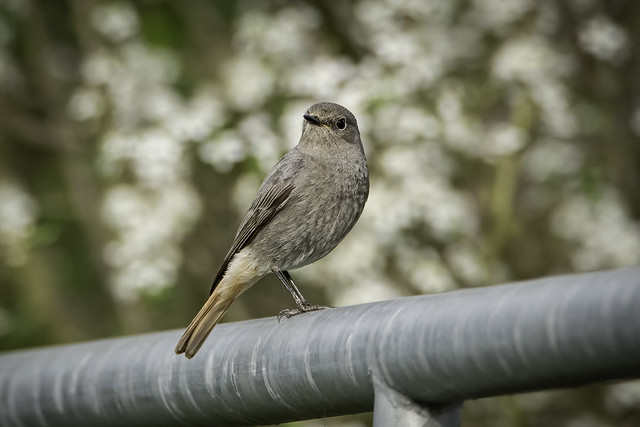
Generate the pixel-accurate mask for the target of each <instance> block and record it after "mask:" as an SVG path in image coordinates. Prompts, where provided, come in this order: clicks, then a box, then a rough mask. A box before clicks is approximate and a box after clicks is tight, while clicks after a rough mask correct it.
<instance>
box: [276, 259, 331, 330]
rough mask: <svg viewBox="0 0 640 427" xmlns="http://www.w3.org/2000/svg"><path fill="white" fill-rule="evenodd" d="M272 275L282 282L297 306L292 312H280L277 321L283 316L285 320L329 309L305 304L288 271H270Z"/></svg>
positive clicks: (286, 310)
mask: <svg viewBox="0 0 640 427" xmlns="http://www.w3.org/2000/svg"><path fill="white" fill-rule="evenodd" d="M272 271H273V273H274V274H275V275H276V276H278V279H280V281H281V282H282V284H283V285H284V287H285V288H287V290H288V291H289V293H290V294H291V296H292V297H293V300H294V301H295V302H296V305H297V306H298V308H297V309H295V310H292V309H288V308H286V309H284V310H282V311H281V312H280V313H278V321H280V319H281V318H282V317H283V316H284V317H286V318H287V319H288V318H290V317H292V316H295V315H297V314H300V313H306V312H307V311H316V310H322V309H325V308H330V307H329V306H326V305H311V304H309V303H308V302H307V300H306V299H305V297H304V296H303V295H302V292H300V290H299V289H298V287H297V286H296V284H295V283H294V281H293V279H292V278H291V276H290V275H289V272H288V271H284V270H283V271H281V270H272Z"/></svg>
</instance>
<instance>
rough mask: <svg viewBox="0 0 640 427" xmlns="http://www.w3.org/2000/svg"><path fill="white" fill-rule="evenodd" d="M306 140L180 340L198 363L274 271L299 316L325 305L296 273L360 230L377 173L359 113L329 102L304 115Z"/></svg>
mask: <svg viewBox="0 0 640 427" xmlns="http://www.w3.org/2000/svg"><path fill="white" fill-rule="evenodd" d="M303 117H304V124H303V126H302V136H301V137H300V141H299V142H298V145H296V146H295V147H294V148H292V149H291V151H289V152H288V153H287V154H286V155H285V156H284V157H282V159H280V161H279V162H278V163H277V164H276V165H275V167H274V168H273V169H272V170H271V172H269V174H268V175H267V176H266V178H265V179H264V181H263V182H262V185H261V186H260V189H259V190H258V195H257V196H256V198H255V200H254V201H253V203H252V205H251V207H250V208H249V211H248V212H247V213H246V215H245V217H244V219H243V220H242V224H241V225H240V228H239V229H238V232H237V234H236V237H235V240H234V241H233V245H232V246H231V249H230V250H229V252H228V253H227V256H226V257H225V258H224V261H223V262H222V266H221V267H220V270H219V271H218V274H217V275H216V278H215V280H214V281H213V285H212V286H211V294H210V296H209V299H208V300H207V302H206V303H205V305H204V306H203V307H202V308H201V309H200V311H199V312H198V314H197V315H196V317H195V318H194V319H193V320H192V321H191V324H189V326H188V327H187V330H186V331H185V333H184V335H182V338H180V341H178V345H177V346H176V353H178V354H180V353H185V356H186V357H187V358H189V359H190V358H192V357H193V356H194V355H195V354H196V353H197V352H198V350H199V349H200V347H201V346H202V344H203V343H204V341H205V339H206V338H207V336H208V335H209V333H211V330H212V329H213V327H214V326H215V325H216V324H217V323H218V322H219V321H220V318H221V317H222V315H223V314H224V313H225V312H226V311H227V309H228V308H229V306H230V305H231V303H232V302H233V301H234V300H235V299H236V298H237V297H238V296H239V295H240V294H241V293H242V292H244V291H246V290H247V289H249V288H250V287H251V286H252V285H253V284H254V283H256V282H257V281H258V280H259V279H260V278H261V277H262V276H264V275H266V274H267V273H269V272H273V273H274V274H275V275H276V276H278V278H279V279H280V280H281V281H282V283H283V284H284V286H285V287H286V288H287V290H288V291H289V292H290V293H291V295H292V296H293V299H294V300H295V302H296V304H297V306H298V309H297V310H283V311H282V312H281V313H280V315H284V316H286V317H291V316H293V315H296V314H299V313H304V312H307V311H313V310H320V309H322V308H324V307H323V306H317V305H311V304H309V303H308V302H307V300H306V299H305V298H304V297H303V296H302V293H300V291H299V290H298V288H297V287H296V285H295V283H294V282H293V280H292V279H291V276H289V273H288V272H287V271H288V270H292V269H294V268H299V267H303V266H305V265H307V264H311V263H312V262H315V261H317V260H318V259H320V258H322V257H323V256H325V255H327V254H328V253H329V252H331V251H332V250H333V248H335V247H336V246H337V245H338V243H340V241H341V240H342V239H343V238H344V236H345V235H346V234H347V233H348V232H349V231H350V230H351V228H352V227H353V226H354V225H355V223H356V221H357V220H358V218H359V217H360V214H361V213H362V209H363V208H364V204H365V202H366V200H367V197H368V195H369V171H368V168H367V160H366V158H365V155H364V150H363V148H362V141H361V140H360V132H359V130H358V124H357V122H356V118H355V117H354V115H353V114H352V113H351V112H350V111H349V110H347V109H346V108H344V107H343V106H341V105H338V104H333V103H330V102H321V103H318V104H315V105H312V106H311V108H309V110H308V111H307V112H306V114H304V115H303Z"/></svg>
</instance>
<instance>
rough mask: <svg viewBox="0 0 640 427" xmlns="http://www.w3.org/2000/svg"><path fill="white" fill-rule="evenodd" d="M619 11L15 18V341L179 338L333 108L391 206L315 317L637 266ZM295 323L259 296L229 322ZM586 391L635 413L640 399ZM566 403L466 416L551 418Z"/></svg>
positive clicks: (233, 7) (263, 11) (365, 223)
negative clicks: (249, 218)
mask: <svg viewBox="0 0 640 427" xmlns="http://www.w3.org/2000/svg"><path fill="white" fill-rule="evenodd" d="M625 5H626V3H624V2H621V1H618V2H604V1H601V2H598V1H597V0H572V1H569V2H565V3H560V4H556V3H553V2H534V1H532V0H508V1H497V0H491V1H487V0H485V1H471V2H462V1H449V2H442V1H422V0H406V1H400V2H395V1H378V2H364V1H360V2H354V3H348V4H347V3H345V4H343V3H336V4H332V3H330V4H327V3H325V2H313V3H309V4H295V5H284V4H280V3H279V2H271V3H270V4H264V3H262V2H261V3H257V2H251V1H242V2H236V3H233V4H227V2H204V1H201V0H192V1H189V2H158V3H154V2H129V1H124V0H123V1H119V2H108V3H102V2H83V1H68V2H62V1H59V2H37V1H27V0H2V1H0V10H2V15H0V94H1V95H0V140H1V141H2V144H1V145H0V268H1V270H0V290H2V295H3V297H2V299H1V300H0V335H1V336H2V337H3V340H2V341H0V342H1V343H2V344H0V345H2V347H3V348H14V347H22V346H25V345H34V344H43V343H47V342H64V341H69V340H73V339H88V338H92V337H98V336H105V335H110V334H118V333H124V332H133V331H146V330H152V329H162V328H166V327H178V326H182V325H183V324H184V323H185V322H187V321H188V320H189V319H190V318H191V316H192V314H193V312H194V311H195V310H196V309H197V307H198V306H199V305H200V304H201V303H202V301H203V300H204V298H205V296H206V292H207V290H208V285H209V281H210V280H211V278H212V277H213V274H214V273H215V271H216V270H217V267H218V263H219V262H220V260H221V259H222V257H223V256H224V253H225V252H226V250H227V249H228V246H229V244H230V242H231V241H232V238H233V233H234V231H235V228H236V227H237V225H238V222H239V218H240V215H242V214H243V213H244V211H245V210H246V209H247V207H248V206H249V204H250V203H251V200H252V199H253V197H254V195H255V192H256V190H257V187H258V185H259V183H260V181H261V179H262V177H263V176H264V175H265V173H266V172H267V171H268V170H269V169H270V168H271V167H272V166H273V165H274V164H275V162H276V161H277V160H278V158H279V157H280V156H281V155H282V154H283V153H284V152H285V151H286V150H287V149H288V148H290V147H291V146H293V145H294V144H295V143H296V142H297V138H299V135H300V130H301V124H302V117H301V115H302V113H303V112H304V111H305V110H306V108H307V107H308V106H310V105H311V104H312V103H314V102H317V101H322V100H328V101H333V102H338V103H340V104H343V105H345V106H346V107H347V108H349V109H350V110H351V111H353V112H354V113H355V114H356V116H357V118H358V120H359V125H360V129H361V130H362V133H363V141H364V143H365V147H366V151H367V155H368V158H369V164H370V168H371V193H370V199H369V201H368V204H367V207H366V209H365V213H364V214H363V216H362V218H361V220H360V222H359V224H358V225H357V226H356V228H355V229H354V230H353V232H352V233H351V234H350V235H349V236H348V237H347V239H345V241H344V242H343V243H342V244H341V245H340V246H339V247H338V248H337V249H336V250H335V251H334V253H332V254H331V255H329V256H328V257H327V258H325V259H323V260H322V261H319V262H318V263H316V264H314V265H311V266H309V267H305V268H304V269H302V270H300V271H299V272H296V273H297V274H298V275H299V277H300V279H299V282H300V283H303V288H306V290H307V292H309V293H311V294H313V293H315V294H316V295H314V298H315V299H316V301H314V302H318V303H321V302H328V303H332V304H335V305H345V304H355V303H361V302H367V301H373V300H380V299H386V298H392V297H396V296H401V295H410V294H416V293H429V292H438V291H446V290H452V289H456V288H461V287H469V286H482V285H489V284H496V283H500V282H505V281H509V280H518V279H524V278H531V277H537V276H543V275H549V274H559V273H563V272H574V271H585V270H594V269H603V268H611V267H617V266H628V265H637V264H638V263H639V262H640V229H639V225H638V218H639V217H640V198H638V194H639V193H638V183H639V182H640V172H639V171H640V153H639V151H640V148H639V147H640V145H638V137H639V136H640V93H639V92H638V86H637V75H638V61H639V59H640V58H638V53H637V49H634V48H635V46H636V44H637V41H638V36H639V35H638V30H637V29H638V28H640V22H638V19H639V16H640V15H639V13H640V9H639V8H638V7H634V6H630V5H626V7H625ZM278 292H280V293H278ZM322 299H324V300H325V301H322ZM287 305H290V301H289V300H288V296H287V295H286V293H285V292H284V291H281V290H280V289H279V288H278V285H277V284H276V283H275V281H274V282H269V281H268V280H265V281H264V284H261V285H260V286H257V287H256V289H255V290H252V291H251V292H249V293H248V294H247V295H246V296H243V297H242V298H241V299H240V300H239V301H238V302H237V303H236V304H235V306H234V309H233V310H232V311H231V312H230V313H229V316H227V318H228V319H241V318H246V317H257V316H259V315H271V314H275V313H277V311H279V310H280V309H281V308H283V307H284V306H287ZM588 393H590V394H589V395H590V396H593V395H597V398H598V399H600V401H602V402H604V406H603V407H604V408H605V409H603V410H601V411H600V412H602V413H601V414H599V416H600V417H605V418H601V419H608V420H612V421H610V423H612V424H611V425H620V424H619V422H617V421H615V420H616V419H617V418H616V417H617V416H620V414H626V413H627V412H626V411H631V410H632V409H631V408H634V407H635V408H636V409H635V410H636V416H638V414H637V407H638V404H637V403H638V397H637V396H638V386H637V385H636V384H633V383H630V384H626V385H620V386H611V387H608V388H606V389H602V388H598V389H595V391H594V390H591V391H589V392H588ZM634 395H635V396H636V397H635V398H632V397H630V396H634ZM540 396H542V397H540ZM549 396H554V395H553V394H550V393H546V394H540V395H536V396H535V398H525V397H523V398H512V402H513V401H516V402H517V403H516V404H515V405H512V409H510V410H506V409H504V406H500V404H499V403H495V402H499V401H498V400H492V401H491V402H494V403H489V404H487V405H485V406H483V405H484V404H478V405H476V406H472V408H471V409H470V410H469V412H470V413H471V414H472V415H473V416H475V417H477V418H476V422H474V425H481V424H480V423H481V422H482V420H483V419H484V418H483V417H487V416H489V415H487V414H490V418H487V420H488V421H487V423H488V425H499V422H498V421H496V420H500V419H503V420H505V421H504V423H505V425H514V423H513V422H512V421H513V420H512V419H510V418H509V417H510V416H511V417H520V418H517V419H522V420H523V421H522V423H521V424H522V425H529V424H531V423H533V424H536V421H535V420H540V419H542V418H540V417H542V416H543V415H542V414H545V413H547V412H545V411H547V410H548V407H549V406H548V405H550V404H551V403H550V401H551V399H553V397H549ZM518 399H520V400H518ZM531 402H533V403H531ZM501 408H502V409H501ZM514 408H515V409H514ZM516 413H517V414H516ZM514 414H516V415H514ZM603 414H604V415H603ZM470 416H471V415H470ZM579 416H580V417H582V416H584V417H589V416H590V415H589V412H588V411H587V410H586V409H583V408H581V409H580V415H579ZM557 417H558V419H563V420H565V422H566V423H569V421H567V420H569V419H571V422H579V421H580V419H576V418H575V417H576V414H575V413H574V414H558V415H557ZM572 417H573V419H572ZM607 417H608V418H607ZM526 420H529V421H526ZM617 420H618V421H619V419H617ZM636 420H637V418H636ZM590 422H591V421H590ZM594 422H595V421H594ZM603 422H604V421H603ZM631 422H632V423H633V421H631ZM603 425H605V424H603Z"/></svg>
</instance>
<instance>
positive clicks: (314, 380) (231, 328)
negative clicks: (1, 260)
mask: <svg viewBox="0 0 640 427" xmlns="http://www.w3.org/2000/svg"><path fill="white" fill-rule="evenodd" d="M181 333H182V330H176V331H169V332H161V333H154V334H148V335H140V336H132V337H126V338H117V339H109V340H102V341H95V342H88V343H83V344H76V345H66V346H58V347H49V348H42V349H35V350H28V351H16V352H9V353H4V354H1V355H0V425H2V426H39V425H40V426H54V425H55V426H57V425H60V426H74V425H77V426H92V425H127V426H134V425H208V426H212V425H214V426H219V425H263V424H273V423H282V422H286V421H292V420H302V419H311V418H317V417H323V416H334V415H341V414H351V413H357V412H365V411H371V410H373V411H374V424H375V425H376V426H390V425H403V426H414V425H416V426H417V425H420V426H422V425H425V426H455V425H459V424H460V402H462V401H464V400H465V399H469V398H478V397H485V396H496V395H501V394H505V393H517V392H524V391H530V390H541V389H547V388H553V387H568V386H574V385H580V384H585V383H592V382H597V381H602V380H614V379H625V378H640V268H630V269H623V270H615V271H608V272H596V273H588V274H578V275H570V276H560V277H550V278H545V279H539V280H532V281H527V282H520V283H513V284H508V285H502V286H492V287H485V288H476V289H467V290H460V291H455V292H449V293H443V294H436V295H426V296H417V297H407V298H400V299H395V300H389V301H382V302H378V303H371V304H363V305H356V306H350V307H341V308H336V309H328V310H324V311H319V312H313V313H308V314H304V315H300V316H296V317H293V318H291V319H283V320H282V321H281V322H280V323H278V322H277V321H276V319H275V318H266V319H259V320H251V321H245V322H238V323H231V324H222V325H219V326H218V327H216V329H214V331H213V333H212V334H211V336H210V337H209V339H208V341H207V343H205V345H204V347H203V348H202V350H201V351H200V353H199V354H198V355H197V356H196V357H195V358H194V359H192V360H187V359H185V358H184V357H179V356H176V355H175V354H174V353H173V347H174V345H175V343H176V341H177V339H178V338H179V336H180V334H181Z"/></svg>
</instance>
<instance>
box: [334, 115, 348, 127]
mask: <svg viewBox="0 0 640 427" xmlns="http://www.w3.org/2000/svg"><path fill="white" fill-rule="evenodd" d="M336 126H337V127H338V129H340V130H344V129H345V128H346V127H347V121H346V120H345V119H344V117H340V118H339V119H338V121H337V122H336Z"/></svg>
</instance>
